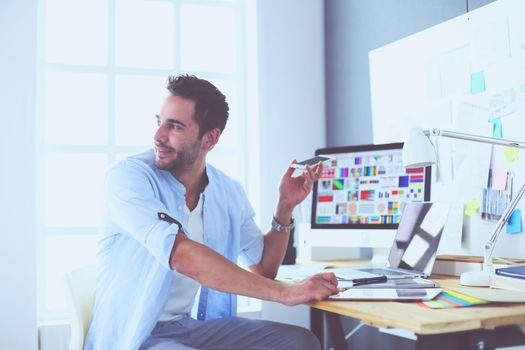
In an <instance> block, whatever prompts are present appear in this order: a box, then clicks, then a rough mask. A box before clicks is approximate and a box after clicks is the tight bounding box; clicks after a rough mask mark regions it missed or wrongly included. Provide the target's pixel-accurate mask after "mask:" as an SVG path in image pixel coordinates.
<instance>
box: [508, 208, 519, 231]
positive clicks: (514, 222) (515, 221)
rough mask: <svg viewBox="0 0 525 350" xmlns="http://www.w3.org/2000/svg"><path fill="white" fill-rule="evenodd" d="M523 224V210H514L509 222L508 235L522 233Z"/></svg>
mask: <svg viewBox="0 0 525 350" xmlns="http://www.w3.org/2000/svg"><path fill="white" fill-rule="evenodd" d="M521 232H523V230H522V223H521V210H519V209H514V211H513V212H512V214H511V215H510V219H509V221H508V222H507V233H521Z"/></svg>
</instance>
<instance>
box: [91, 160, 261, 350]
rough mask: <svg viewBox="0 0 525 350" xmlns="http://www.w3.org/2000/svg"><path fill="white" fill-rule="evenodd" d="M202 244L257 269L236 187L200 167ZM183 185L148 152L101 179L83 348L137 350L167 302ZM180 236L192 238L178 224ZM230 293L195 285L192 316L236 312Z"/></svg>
mask: <svg viewBox="0 0 525 350" xmlns="http://www.w3.org/2000/svg"><path fill="white" fill-rule="evenodd" d="M206 173H207V175H208V180H209V183H208V186H207V187H206V189H205V190H204V193H203V200H204V202H203V224H204V231H203V233H204V234H203V243H204V244H205V245H207V246H208V247H210V248H212V249H214V250H215V251H217V252H218V253H219V254H221V255H223V256H224V257H226V258H227V259H229V260H231V261H232V262H234V263H236V262H237V261H238V260H239V262H241V263H242V264H244V265H247V266H249V265H253V264H257V263H258V262H259V261H260V259H261V257H262V251H263V246H264V242H263V235H262V232H261V230H260V229H259V228H258V227H257V225H256V224H255V222H254V220H253V218H254V215H255V214H254V212H253V209H252V207H251V205H250V203H249V202H248V199H247V197H246V194H245V192H244V190H243V189H242V187H241V185H240V184H239V183H238V182H236V181H234V180H233V179H231V178H230V177H228V176H226V175H225V174H224V173H222V172H221V171H219V170H217V169H216V168H214V167H212V166H210V165H207V167H206ZM184 193H185V190H184V186H183V185H182V184H181V183H180V182H179V181H177V179H176V178H175V177H174V176H173V175H171V173H170V172H168V171H165V170H159V169H158V168H157V167H156V166H155V154H154V151H153V150H150V151H148V152H146V153H143V154H140V155H137V156H133V157H129V158H127V159H125V160H123V161H121V162H119V163H118V164H116V165H115V166H113V167H112V168H111V169H110V170H109V171H108V173H107V175H106V182H105V205H104V213H103V218H102V225H101V232H100V233H101V239H100V242H99V252H98V261H99V274H98V278H97V286H96V292H95V298H94V305H93V312H92V315H91V322H90V326H89V332H88V336H87V339H86V345H85V349H88V350H107V349H122V350H124V349H138V348H139V347H140V345H141V344H142V343H143V342H144V340H145V339H146V338H147V337H148V336H149V334H150V332H151V330H152V329H153V327H154V326H155V324H156V323H157V321H158V319H159V316H160V314H161V312H162V310H163V308H164V305H165V304H166V301H167V298H168V293H169V290H170V286H171V283H172V276H173V273H172V270H171V268H170V265H169V257H170V253H171V249H172V247H173V243H174V241H175V236H176V235H177V233H178V227H177V225H176V224H170V223H168V222H166V221H163V220H160V219H159V217H158V213H159V212H163V213H166V214H168V215H169V216H171V217H172V218H175V219H177V220H178V221H179V222H182V216H183V210H184V204H185V198H184ZM183 230H184V232H185V234H186V235H188V236H189V237H191V233H190V232H188V230H187V229H186V228H185V227H183ZM236 309H237V299H236V296H235V295H231V294H227V293H222V292H219V291H216V290H213V289H209V288H207V287H205V286H202V288H201V293H200V296H199V300H198V309H197V312H198V313H197V315H198V319H202V320H204V319H206V320H208V319H216V318H223V317H230V316H235V315H236Z"/></svg>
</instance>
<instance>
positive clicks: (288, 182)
mask: <svg viewBox="0 0 525 350" xmlns="http://www.w3.org/2000/svg"><path fill="white" fill-rule="evenodd" d="M293 163H296V161H295V160H294V161H293V162H292V164H293ZM294 170H295V169H294V168H292V167H289V168H288V169H287V170H286V172H285V173H284V175H283V177H282V178H281V184H280V185H279V202H280V203H279V204H280V205H284V206H286V207H287V208H290V209H292V210H293V208H294V207H295V206H296V205H297V204H299V203H301V202H302V201H303V200H304V199H305V198H306V196H308V194H309V193H310V191H311V190H312V186H313V184H314V182H315V181H317V180H318V179H319V177H320V176H321V173H322V171H323V163H322V162H319V163H317V164H316V165H315V166H313V167H311V166H309V165H307V166H306V168H305V169H304V170H303V171H302V173H301V175H299V176H295V177H294V176H292V174H293V172H294ZM283 224H285V223H283Z"/></svg>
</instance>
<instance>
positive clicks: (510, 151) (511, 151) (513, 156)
mask: <svg viewBox="0 0 525 350" xmlns="http://www.w3.org/2000/svg"><path fill="white" fill-rule="evenodd" d="M504 154H505V160H506V161H507V162H509V163H514V162H515V161H517V160H518V159H519V158H520V150H519V148H515V147H508V148H507V149H505V152H504Z"/></svg>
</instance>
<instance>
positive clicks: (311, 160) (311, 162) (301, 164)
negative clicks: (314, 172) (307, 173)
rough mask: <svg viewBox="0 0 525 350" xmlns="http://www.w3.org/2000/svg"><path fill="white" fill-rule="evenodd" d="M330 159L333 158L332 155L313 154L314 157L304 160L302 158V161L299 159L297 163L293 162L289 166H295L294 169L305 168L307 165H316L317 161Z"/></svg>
mask: <svg viewBox="0 0 525 350" xmlns="http://www.w3.org/2000/svg"><path fill="white" fill-rule="evenodd" d="M332 159H334V158H333V157H328V156H315V157H312V158H309V159H306V160H303V161H300V162H297V163H293V164H292V165H290V166H291V167H292V168H296V169H305V168H306V166H307V165H309V166H314V165H316V164H317V163H319V162H328V161H330V160H332Z"/></svg>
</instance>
